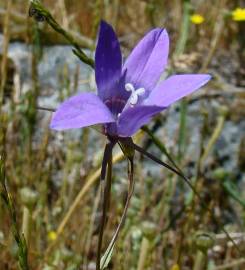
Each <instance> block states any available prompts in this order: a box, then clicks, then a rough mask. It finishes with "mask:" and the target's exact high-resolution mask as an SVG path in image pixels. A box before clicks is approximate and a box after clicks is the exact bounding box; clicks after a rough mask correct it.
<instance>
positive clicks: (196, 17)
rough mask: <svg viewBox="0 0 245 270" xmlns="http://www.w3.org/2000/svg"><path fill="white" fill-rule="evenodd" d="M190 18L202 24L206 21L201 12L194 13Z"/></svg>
mask: <svg viewBox="0 0 245 270" xmlns="http://www.w3.org/2000/svg"><path fill="white" fill-rule="evenodd" d="M190 20H191V22H192V23H194V24H201V23H203V22H204V21H205V19H204V17H203V16H202V15H200V14H193V15H192V16H191V18H190Z"/></svg>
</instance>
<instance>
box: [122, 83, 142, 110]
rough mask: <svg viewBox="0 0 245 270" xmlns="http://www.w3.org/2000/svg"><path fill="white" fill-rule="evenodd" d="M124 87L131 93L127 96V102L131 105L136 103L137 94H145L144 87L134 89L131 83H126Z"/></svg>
mask: <svg viewBox="0 0 245 270" xmlns="http://www.w3.org/2000/svg"><path fill="white" fill-rule="evenodd" d="M125 89H126V91H128V92H132V94H131V96H130V98H129V103H130V105H132V106H134V105H136V104H137V102H138V100H139V96H142V95H144V94H145V88H143V87H141V88H139V89H135V88H134V86H133V84H132V83H126V84H125Z"/></svg>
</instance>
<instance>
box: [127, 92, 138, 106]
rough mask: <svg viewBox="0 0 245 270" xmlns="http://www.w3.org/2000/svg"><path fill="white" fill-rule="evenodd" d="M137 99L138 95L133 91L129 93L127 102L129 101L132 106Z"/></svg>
mask: <svg viewBox="0 0 245 270" xmlns="http://www.w3.org/2000/svg"><path fill="white" fill-rule="evenodd" d="M138 100H139V97H138V95H137V93H136V92H134V93H133V94H132V95H131V97H130V98H129V103H130V105H132V106H133V105H136V104H137V102H138Z"/></svg>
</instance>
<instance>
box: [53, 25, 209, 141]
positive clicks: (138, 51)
mask: <svg viewBox="0 0 245 270" xmlns="http://www.w3.org/2000/svg"><path fill="white" fill-rule="evenodd" d="M168 52H169V36H168V33H167V31H166V30H165V29H161V28H156V29H153V30H152V31H150V32H149V33H148V34H146V35H145V37H144V38H143V39H142V40H141V41H140V42H139V43H138V45H137V46H136V47H135V48H134V49H133V51H132V53H131V54H130V55H129V57H128V58H127V60H126V61H125V63H123V61H122V54H121V50H120V45H119V42H118V39H117V36H116V34H115V32H114V30H113V28H112V27H111V26H110V25H109V24H107V23H106V22H104V21H102V22H101V24H100V30H99V36H98V43H97V47H96V52H95V79H96V84H97V89H98V93H97V95H96V94H95V93H81V94H78V95H76V96H73V97H71V98H69V99H67V100H66V101H65V102H63V103H62V104H61V105H60V106H59V108H58V109H57V111H56V112H55V113H54V114H53V117H52V120H51V124H50V127H51V128H52V129H55V130H66V129H74V128H82V127H87V126H91V125H96V124H102V125H103V130H104V133H105V135H107V136H108V137H114V138H122V137H131V136H132V135H133V134H134V133H136V132H137V131H138V130H139V129H140V128H141V127H142V126H143V125H145V124H147V123H148V122H149V121H150V120H151V118H152V117H153V116H155V115H156V114H158V113H160V112H161V111H162V110H165V109H166V108H168V107H169V106H170V105H171V104H172V103H174V102H175V101H178V100H179V99H181V98H183V97H185V96H186V95H188V94H191V93H192V92H194V91H195V90H197V89H198V88H200V87H202V86H203V85H204V84H206V83H207V82H208V81H209V80H210V77H211V76H210V75H208V74H189V75H172V76H170V77H169V78H167V79H166V80H163V81H160V82H159V79H160V76H161V74H162V73H163V71H164V69H165V67H166V65H167V59H168Z"/></svg>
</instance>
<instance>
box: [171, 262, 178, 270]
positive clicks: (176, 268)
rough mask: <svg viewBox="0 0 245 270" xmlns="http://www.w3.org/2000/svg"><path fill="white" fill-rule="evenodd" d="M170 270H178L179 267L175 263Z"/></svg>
mask: <svg viewBox="0 0 245 270" xmlns="http://www.w3.org/2000/svg"><path fill="white" fill-rule="evenodd" d="M170 270H180V267H179V265H178V264H177V263H176V264H174V265H173V266H172V267H171V268H170Z"/></svg>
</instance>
